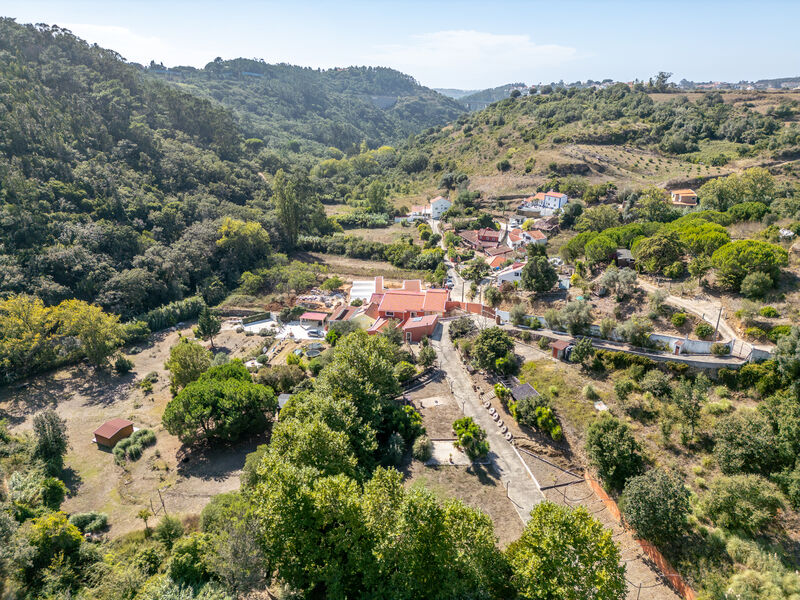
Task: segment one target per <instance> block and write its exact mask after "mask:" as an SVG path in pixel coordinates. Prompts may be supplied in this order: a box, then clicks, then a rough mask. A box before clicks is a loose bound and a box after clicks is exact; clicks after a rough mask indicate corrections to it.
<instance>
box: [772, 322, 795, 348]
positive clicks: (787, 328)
mask: <svg viewBox="0 0 800 600" xmlns="http://www.w3.org/2000/svg"><path fill="white" fill-rule="evenodd" d="M791 332H792V326H791V325H776V326H775V327H773V328H772V329H770V330H769V333H767V337H768V338H769V341H770V342H772V343H774V344H777V343H778V340H779V339H780V338H781V337H783V336H784V335H789V334H790V333H791Z"/></svg>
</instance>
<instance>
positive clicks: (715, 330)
mask: <svg viewBox="0 0 800 600" xmlns="http://www.w3.org/2000/svg"><path fill="white" fill-rule="evenodd" d="M721 318H722V307H721V306H720V307H719V314H718V315H717V326H716V327H715V328H714V341H715V342H716V341H717V332H718V331H719V320H720V319H721Z"/></svg>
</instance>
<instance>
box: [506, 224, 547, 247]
mask: <svg viewBox="0 0 800 600" xmlns="http://www.w3.org/2000/svg"><path fill="white" fill-rule="evenodd" d="M507 243H508V245H509V246H510V247H512V248H514V249H515V250H516V249H517V248H521V247H523V246H527V245H528V244H538V245H540V246H544V245H545V244H547V236H546V235H545V234H544V233H542V232H541V231H539V230H538V229H532V230H530V231H524V230H522V229H512V230H511V231H509V232H508V240H507Z"/></svg>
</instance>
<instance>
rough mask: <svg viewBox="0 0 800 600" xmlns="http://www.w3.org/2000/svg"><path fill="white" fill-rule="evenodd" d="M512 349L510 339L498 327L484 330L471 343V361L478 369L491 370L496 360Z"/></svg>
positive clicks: (512, 345) (512, 343)
mask: <svg viewBox="0 0 800 600" xmlns="http://www.w3.org/2000/svg"><path fill="white" fill-rule="evenodd" d="M513 349H514V342H513V341H512V340H511V337H510V336H509V335H508V333H506V332H505V331H503V330H502V329H500V328H499V327H489V328H488V329H484V330H483V331H481V332H480V333H479V334H478V337H476V338H475V341H474V342H473V343H472V352H471V355H472V360H473V362H474V363H475V366H477V367H478V368H479V369H486V370H490V371H491V370H493V369H494V368H495V365H496V363H497V359H498V358H504V357H505V356H506V355H507V354H508V353H509V352H511V351H512V350H513Z"/></svg>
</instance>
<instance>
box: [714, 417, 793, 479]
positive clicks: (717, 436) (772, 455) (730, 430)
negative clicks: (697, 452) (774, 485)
mask: <svg viewBox="0 0 800 600" xmlns="http://www.w3.org/2000/svg"><path fill="white" fill-rule="evenodd" d="M714 458H715V459H716V460H717V463H718V464H719V468H720V470H721V471H722V472H723V473H725V474H726V475H734V474H737V473H763V474H765V475H767V474H769V473H771V472H772V471H776V470H777V466H778V464H779V448H778V442H777V440H776V439H775V433H774V431H773V428H772V425H771V424H770V422H769V421H768V420H767V418H766V417H764V416H763V415H762V414H760V413H758V412H756V411H754V410H740V411H738V412H736V413H734V414H732V415H729V416H727V417H724V418H723V419H720V421H719V422H718V423H717V425H716V427H715V428H714Z"/></svg>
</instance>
